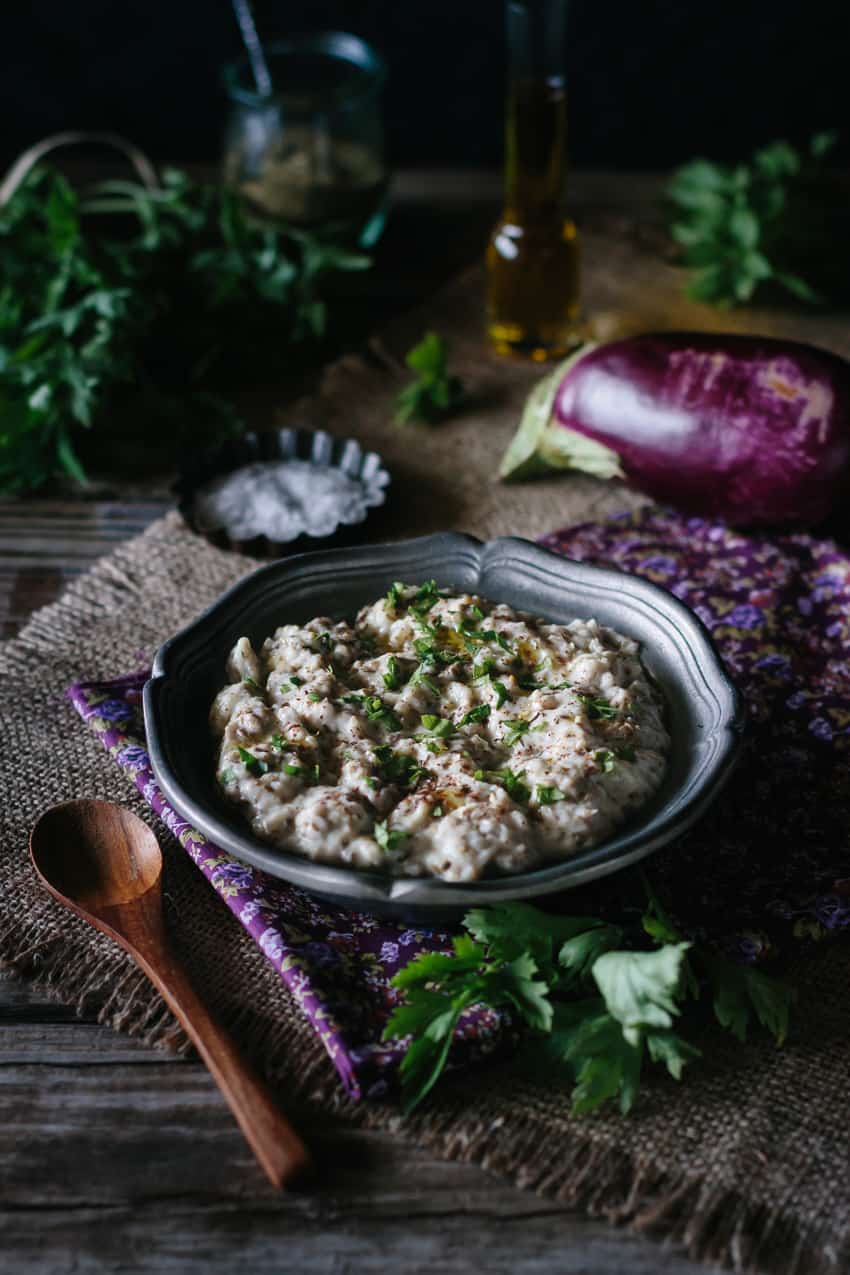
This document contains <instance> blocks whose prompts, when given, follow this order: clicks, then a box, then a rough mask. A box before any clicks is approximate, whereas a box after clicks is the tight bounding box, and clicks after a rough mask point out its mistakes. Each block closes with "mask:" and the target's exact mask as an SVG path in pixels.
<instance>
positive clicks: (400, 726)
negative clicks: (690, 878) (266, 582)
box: [210, 581, 670, 881]
mask: <svg viewBox="0 0 850 1275" xmlns="http://www.w3.org/2000/svg"><path fill="white" fill-rule="evenodd" d="M227 676H228V678H229V684H228V685H227V686H225V687H224V688H223V689H222V690H221V691H220V692H219V694H218V695H217V696H216V699H215V702H214V703H213V706H212V709H211V712H210V722H211V725H212V729H213V732H214V734H215V737H216V740H217V741H218V747H219V752H218V765H217V775H218V782H219V784H220V786H221V788H222V790H223V792H224V795H225V797H226V798H227V799H228V800H230V801H232V802H234V803H235V804H236V805H238V806H239V807H240V808H241V809H242V811H243V813H244V814H245V816H246V818H247V819H248V821H249V822H250V824H251V827H252V829H253V830H254V832H255V833H256V835H257V836H258V837H260V838H261V839H262V840H264V841H268V842H271V843H272V844H274V845H276V846H279V847H280V848H281V849H284V850H290V851H294V852H295V853H297V854H302V855H304V856H306V857H307V858H309V859H313V860H315V861H316V862H321V863H332V864H343V865H346V866H348V867H353V868H370V869H379V870H381V871H384V872H390V873H394V874H397V875H404V876H434V877H441V878H443V879H444V880H446V881H475V880H477V879H478V878H479V877H481V876H482V874H484V873H487V872H490V873H493V872H495V873H514V872H525V871H527V870H528V869H530V868H535V867H537V866H539V865H542V864H545V863H547V862H553V861H557V860H561V859H565V858H567V857H568V856H570V855H573V854H575V853H576V852H577V851H579V850H584V849H586V848H587V847H589V846H592V845H595V844H597V843H598V842H600V841H602V840H604V839H605V838H606V837H608V836H609V835H610V834H611V833H612V832H613V830H614V829H615V828H617V827H618V826H619V825H620V824H622V823H623V822H624V821H625V820H626V819H627V818H628V817H629V816H630V815H631V814H633V813H634V812H635V811H636V810H637V809H638V808H639V807H640V806H641V805H643V803H644V802H646V800H647V799H648V798H649V797H650V796H651V794H652V793H653V792H655V790H656V789H657V788H658V786H659V784H660V782H661V779H662V776H663V774H664V769H665V764H666V756H667V753H668V750H669V746H670V740H669V736H668V734H667V731H666V729H665V726H664V720H663V704H662V701H661V697H660V695H659V693H658V691H657V690H656V688H655V687H654V686H653V684H652V683H651V682H650V680H649V678H648V677H647V674H646V671H645V670H644V668H643V666H642V664H641V661H640V656H639V650H638V645H637V643H636V642H634V641H633V640H632V639H631V638H628V637H624V636H623V635H622V634H620V633H615V632H614V631H613V630H611V629H607V628H603V627H602V626H601V625H600V624H598V623H597V622H596V621H595V620H574V621H573V622H572V623H571V624H567V625H561V624H550V623H547V622H546V621H545V620H541V619H538V618H536V617H534V616H531V615H526V614H523V613H521V612H517V611H514V610H513V609H512V608H511V607H509V606H505V605H504V604H501V603H492V602H488V601H486V600H485V599H484V598H480V597H477V596H472V595H469V594H449V593H447V592H444V591H442V590H438V589H437V587H436V585H435V584H434V582H433V581H428V582H427V583H425V584H423V585H419V586H415V585H403V584H396V585H393V587H392V588H391V589H390V591H389V593H388V595H387V596H386V597H382V598H380V599H379V600H378V601H377V602H375V603H373V604H372V605H371V606H367V607H364V608H363V610H361V611H360V613H359V614H358V616H357V618H356V620H355V622H354V624H353V625H352V624H349V623H347V622H346V621H344V620H343V621H340V622H334V621H332V620H329V619H326V618H321V617H320V618H318V619H315V620H311V621H310V622H309V623H308V624H304V625H295V624H286V625H283V626H282V627H281V628H279V629H277V631H276V632H275V633H274V635H273V636H271V637H268V638H266V640H265V641H264V643H263V645H262V647H261V648H260V650H259V651H255V650H254V648H253V647H252V645H251V643H250V641H249V640H248V638H246V637H242V638H240V639H239V641H238V642H237V643H236V645H235V646H234V648H233V650H232V651H231V653H230V656H229V658H228V661H227Z"/></svg>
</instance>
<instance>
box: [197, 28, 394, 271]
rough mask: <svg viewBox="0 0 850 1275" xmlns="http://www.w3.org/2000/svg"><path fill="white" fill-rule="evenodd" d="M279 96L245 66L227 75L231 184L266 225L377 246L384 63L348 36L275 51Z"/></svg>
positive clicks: (300, 40)
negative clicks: (263, 88)
mask: <svg viewBox="0 0 850 1275" xmlns="http://www.w3.org/2000/svg"><path fill="white" fill-rule="evenodd" d="M266 58H267V61H268V65H269V70H270V72H271V77H272V83H273V84H274V85H279V86H280V88H279V89H276V91H275V92H274V93H273V94H271V95H263V94H261V93H259V92H258V91H257V88H256V86H255V84H254V81H253V78H252V76H251V71H250V67H249V64H248V60H247V58H243V59H242V60H241V61H239V62H235V63H233V64H232V65H230V66H228V67H226V68H225V71H224V82H225V87H226V89H227V93H228V97H229V98H230V106H231V109H230V117H229V120H228V123H227V129H226V133H225V142H224V160H223V173H222V175H223V179H224V182H225V184H226V185H228V186H230V187H232V188H233V189H234V190H237V191H238V192H239V194H240V195H241V196H242V197H243V199H244V200H245V202H246V204H247V205H248V206H249V207H250V208H251V209H252V210H253V211H254V212H255V213H256V214H257V215H258V216H260V217H262V218H263V219H267V220H272V221H280V222H285V223H287V224H288V225H292V226H297V227H300V228H302V229H304V230H311V231H313V232H315V233H317V234H319V235H323V236H328V237H333V238H334V239H335V240H337V241H340V242H343V243H348V244H352V245H354V244H356V245H357V246H359V247H361V248H371V247H372V246H373V245H374V244H375V243H376V242H377V240H378V239H379V237H380V235H381V231H382V230H383V228H384V222H385V220H386V198H387V183H388V173H387V168H386V163H385V159H384V132H383V121H382V118H381V111H380V93H381V88H382V87H383V84H384V80H385V78H386V68H385V64H384V61H383V59H382V58H381V57H380V55H379V54H378V53H376V52H375V50H374V49H372V48H371V47H370V46H369V45H368V44H366V43H365V41H363V40H361V39H359V38H358V37H357V36H354V35H348V34H346V33H344V32H341V31H328V32H319V33H316V34H313V35H304V36H298V37H295V38H293V39H291V40H286V41H282V42H279V43H275V44H272V45H270V46H269V47H268V48H267V49H266Z"/></svg>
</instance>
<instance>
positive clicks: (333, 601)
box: [144, 533, 744, 924]
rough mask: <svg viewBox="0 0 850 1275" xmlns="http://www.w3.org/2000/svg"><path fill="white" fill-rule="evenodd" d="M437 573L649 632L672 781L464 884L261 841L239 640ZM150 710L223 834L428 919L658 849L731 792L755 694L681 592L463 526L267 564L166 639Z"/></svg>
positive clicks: (242, 850)
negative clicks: (571, 835)
mask: <svg viewBox="0 0 850 1275" xmlns="http://www.w3.org/2000/svg"><path fill="white" fill-rule="evenodd" d="M431 576H433V577H435V578H436V580H437V583H438V584H439V585H440V586H441V587H450V588H452V589H456V590H458V591H462V592H475V593H481V594H483V595H484V596H485V597H488V598H492V599H494V600H496V601H499V602H507V603H509V604H510V605H511V606H514V607H517V608H519V609H520V610H523V611H528V612H532V613H534V614H536V615H541V616H544V617H545V618H546V619H549V620H553V621H555V622H558V623H566V622H569V621H570V620H573V619H576V618H579V619H588V618H591V617H595V618H596V619H598V620H599V621H600V622H601V623H602V624H605V625H609V626H610V627H612V628H615V629H618V630H620V631H621V632H623V633H626V634H628V635H629V636H630V637H633V638H636V639H637V640H638V641H639V642H640V643H641V645H642V656H643V660H644V663H645V665H646V667H647V669H648V670H649V672H650V674H651V675H652V676H653V677H654V678H655V680H656V682H657V683H658V685H659V686H660V688H661V690H662V693H663V695H664V698H665V700H666V704H667V709H668V726H669V729H670V733H671V738H672V745H671V751H670V759H669V764H668V769H667V774H666V777H665V779H664V782H663V784H662V786H661V788H660V789H659V791H658V792H657V793H656V794H655V796H654V797H653V798H652V800H651V801H650V802H649V803H648V804H647V805H646V806H644V807H643V808H642V809H641V810H640V811H639V812H638V813H637V814H636V816H635V817H634V818H633V819H632V820H630V821H629V823H628V824H627V825H626V826H624V827H623V829H622V831H620V832H619V833H618V834H617V835H616V836H615V837H611V838H610V839H609V840H607V841H605V842H603V843H602V844H600V845H598V846H595V847H594V848H593V849H590V850H585V851H582V852H581V853H580V854H576V855H573V856H572V857H571V858H568V859H565V860H564V861H563V862H562V863H556V864H551V865H549V866H547V867H545V868H538V869H536V870H535V871H532V872H524V873H518V874H516V875H514V876H500V877H488V878H487V879H485V880H482V881H478V882H476V883H474V884H471V885H468V884H453V883H450V882H447V881H440V880H436V879H434V878H430V877H426V878H404V877H391V876H388V875H384V874H381V873H375V872H363V871H355V870H353V869H350V868H343V867H330V866H328V865H326V864H317V863H313V862H311V861H310V860H309V859H305V858H303V857H302V856H300V855H297V854H291V853H288V852H286V851H283V850H278V849H275V848H274V847H272V846H269V845H266V844H264V843H263V842H261V841H259V840H257V838H256V837H254V835H253V834H252V833H251V831H250V829H249V828H248V825H247V824H246V823H244V822H243V821H242V819H241V817H240V815H239V814H238V813H237V811H236V810H235V808H234V807H233V806H230V805H229V804H228V803H226V802H225V801H224V799H223V798H222V797H221V795H220V794H219V792H218V789H217V786H216V782H215V761H214V751H213V743H212V740H211V737H210V732H209V727H208V725H207V715H208V712H209V708H210V705H211V703H212V701H213V698H214V696H215V694H216V692H217V691H218V690H219V689H220V687H221V685H222V683H223V680H224V665H225V660H226V658H227V655H228V652H229V651H230V649H231V647H232V646H233V644H234V642H235V641H236V639H237V638H239V637H241V636H242V635H243V634H247V636H248V637H250V639H251V641H252V642H253V643H255V644H257V643H261V642H262V641H263V639H264V638H265V637H267V636H268V635H269V634H270V633H271V632H273V630H274V629H275V628H277V626H278V625H280V624H283V623H294V624H301V623H304V622H306V621H307V620H309V619H311V618H312V617H314V616H317V615H328V616H331V617H333V618H342V617H344V616H352V615H353V614H354V613H355V612H356V611H357V610H358V608H359V607H361V606H362V605H364V603H366V602H371V601H372V600H374V599H375V598H376V597H378V596H379V595H380V594H381V593H383V592H385V591H386V590H387V589H388V588H389V586H390V584H391V583H392V582H393V581H394V580H399V579H401V580H409V581H422V580H425V579H428V578H430V577H431ZM144 712H145V725H146V729H147V736H148V747H149V750H150V756H151V763H152V765H153V770H154V773H155V775H156V778H157V780H158V782H159V785H160V787H161V788H162V790H163V792H164V794H165V796H166V797H167V799H168V801H169V802H170V803H171V805H172V806H174V808H175V809H176V810H178V811H179V812H180V814H181V815H183V816H184V818H186V819H189V820H190V821H191V822H192V824H194V825H195V826H196V827H197V828H199V829H201V831H202V832H204V833H205V834H206V835H207V836H208V837H209V838H210V839H211V840H212V841H214V842H215V843H216V844H217V845H219V846H221V847H222V848H223V849H225V850H228V851H229V852H230V853H231V854H233V855H235V856H236V857H237V858H238V859H242V860H244V861H245V862H246V863H250V864H253V865H254V866H256V867H259V868H262V869H263V870H264V871H266V872H269V873H271V874H272V876H276V877H283V878H284V879H285V880H287V881H292V882H294V883H295V884H296V885H299V886H301V887H302V888H303V889H305V890H308V891H309V892H310V893H312V894H316V895H319V896H321V897H322V898H325V899H328V900H332V901H333V902H334V903H337V904H340V905H342V906H347V907H354V908H358V909H360V910H363V911H367V912H375V913H379V914H382V915H394V916H401V917H405V918H408V919H410V920H412V921H418V922H421V923H425V924H427V923H429V922H435V921H437V920H441V919H444V918H445V917H447V916H449V915H451V914H452V913H455V912H457V911H458V910H461V909H464V908H468V907H471V906H480V905H481V904H486V903H493V902H496V901H503V900H506V899H530V898H535V897H537V896H540V895H546V894H553V893H556V892H558V891H562V890H565V889H567V888H569V887H571V886H576V885H580V884H582V883H584V882H586V881H590V880H592V879H593V878H595V877H601V876H604V875H605V874H607V873H609V872H615V871H617V870H618V869H620V868H623V867H625V866H626V865H627V864H632V863H635V862H636V861H637V860H639V859H643V858H644V857H645V856H646V855H648V854H651V853H652V852H653V851H654V850H658V849H659V848H660V847H661V846H663V845H665V844H666V843H667V842H669V841H671V840H673V839H674V838H675V837H678V836H680V835H681V834H682V833H683V832H685V830H686V829H687V828H689V827H690V826H691V824H693V823H694V822H695V820H696V819H698V818H699V816H700V815H701V814H702V813H703V811H704V810H705V809H706V807H707V806H708V805H709V803H710V802H711V801H712V800H713V799H714V798H715V797H716V796H717V793H718V792H719V790H720V788H721V786H722V785H723V783H724V782H725V781H726V779H727V778H728V777H729V774H730V772H731V770H732V768H733V766H734V763H735V760H736V758H737V756H738V752H739V748H740V743H741V734H742V730H743V724H744V710H743V705H742V701H741V699H740V697H739V696H738V694H737V692H736V690H735V688H734V687H733V685H732V683H731V682H730V681H729V678H728V677H727V675H726V673H725V671H724V669H723V666H722V664H721V662H720V659H719V656H718V654H717V652H716V650H715V648H714V645H713V644H712V641H711V639H710V637H709V635H708V632H707V630H706V629H705V628H704V627H703V625H702V624H701V623H700V621H699V620H698V619H697V618H696V617H695V616H694V615H693V613H692V612H691V611H689V610H688V609H687V607H685V606H683V605H682V603H681V602H678V601H677V600H676V599H675V598H674V597H672V596H671V595H670V594H669V593H665V592H664V591H663V590H661V589H659V588H656V586H655V585H653V584H649V583H648V582H647V581H645V580H641V579H639V578H637V577H636V576H630V575H624V574H623V573H621V572H619V571H614V570H609V569H607V568H604V567H595V566H589V565H587V564H586V563H580V562H571V561H570V560H569V559H567V558H562V557H559V556H558V555H557V554H554V553H551V552H550V551H549V550H547V549H541V548H540V547H539V546H538V545H534V544H531V543H530V542H529V541H527V540H518V539H503V540H494V541H491V542H490V543H489V544H482V543H481V542H480V541H479V540H474V539H473V538H472V537H471V536H461V535H455V534H451V533H446V534H441V535H436V536H425V537H422V538H420V539H417V540H407V541H403V542H401V543H399V544H390V545H367V546H362V547H359V548H349V549H331V550H328V551H325V552H319V553H305V554H300V555H299V556H297V557H290V558H285V559H283V560H281V561H279V562H274V563H270V564H269V565H268V566H264V567H261V568H260V569H259V570H258V571H256V572H254V573H253V574H252V575H250V576H248V577H247V578H246V579H244V580H242V581H240V582H239V583H238V584H237V585H235V586H234V587H233V588H232V589H230V590H228V592H227V593H225V594H223V596H222V597H221V598H219V600H218V601H217V602H215V603H214V604H213V605H212V606H211V607H210V608H209V609H208V610H207V611H205V612H204V613H203V614H202V615H201V616H199V617H198V619H197V620H195V621H194V622H193V623H192V624H190V625H189V626H188V627H187V628H185V629H184V630H183V631H182V632H181V633H178V634H177V636H176V637H173V638H171V639H170V640H169V641H167V642H166V643H165V644H164V645H163V646H162V647H160V649H159V651H158V652H157V655H156V659H155V660H154V666H153V672H152V675H151V679H150V681H149V682H148V683H147V685H146V686H145V691H144Z"/></svg>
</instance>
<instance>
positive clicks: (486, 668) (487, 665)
mask: <svg viewBox="0 0 850 1275" xmlns="http://www.w3.org/2000/svg"><path fill="white" fill-rule="evenodd" d="M495 667H496V661H495V660H494V659H493V657H492V655H488V656H486V657H485V658H484V659H483V660H482V661H481V663H480V664H474V665H473V668H472V676H473V677H489V676H490V674H491V673H492V672H493V670H494V668H495Z"/></svg>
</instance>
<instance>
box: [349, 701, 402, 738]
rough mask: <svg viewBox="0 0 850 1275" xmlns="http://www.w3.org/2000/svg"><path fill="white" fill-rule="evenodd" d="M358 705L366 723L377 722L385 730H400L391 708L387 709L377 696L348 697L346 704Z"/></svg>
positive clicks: (399, 723)
mask: <svg viewBox="0 0 850 1275" xmlns="http://www.w3.org/2000/svg"><path fill="white" fill-rule="evenodd" d="M352 701H353V702H354V703H356V704H359V705H360V706H361V707H362V709H363V712H364V713H365V714H366V718H367V721H370V722H378V723H379V724H380V725H382V726H385V727H386V728H387V730H401V722H400V720H399V718H398V717H397V716H396V714H395V713H394V712H393V710H392V709H391V708H388V707H387V705H386V704H385V703H384V701H383V700H382V699H381V698H380V697H379V696H378V695H364V696H362V697H361V696H359V695H349V696H346V703H350V702H352Z"/></svg>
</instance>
